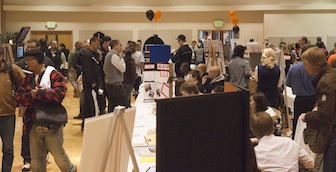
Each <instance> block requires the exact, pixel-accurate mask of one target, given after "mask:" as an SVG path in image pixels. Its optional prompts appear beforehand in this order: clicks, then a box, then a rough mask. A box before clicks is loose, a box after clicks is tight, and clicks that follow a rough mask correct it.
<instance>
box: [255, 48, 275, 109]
mask: <svg viewBox="0 0 336 172" xmlns="http://www.w3.org/2000/svg"><path fill="white" fill-rule="evenodd" d="M279 78H280V67H279V66H278V65H277V61H276V60H275V52H274V50H273V49H272V48H266V49H264V51H263V53H262V55H261V63H260V64H259V65H258V66H256V68H255V76H254V79H255V80H256V81H257V82H258V83H257V92H262V93H264V94H265V96H266V98H267V100H268V105H269V106H271V107H275V108H278V107H279V98H280V93H279V90H278V82H279Z"/></svg>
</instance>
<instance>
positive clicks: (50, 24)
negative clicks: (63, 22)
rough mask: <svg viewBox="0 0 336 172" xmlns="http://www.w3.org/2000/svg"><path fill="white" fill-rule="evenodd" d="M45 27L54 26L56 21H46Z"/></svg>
mask: <svg viewBox="0 0 336 172" xmlns="http://www.w3.org/2000/svg"><path fill="white" fill-rule="evenodd" d="M47 28H56V22H54V21H48V22H47Z"/></svg>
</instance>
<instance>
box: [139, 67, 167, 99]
mask: <svg viewBox="0 0 336 172" xmlns="http://www.w3.org/2000/svg"><path fill="white" fill-rule="evenodd" d="M170 66H171V65H169V63H147V64H145V65H144V71H143V89H144V90H143V94H144V102H147V101H154V100H155V99H160V98H168V97H170V96H169V95H170V90H171V89H170V86H169V84H168V78H169V76H170V75H171V74H170V72H169V70H172V69H170Z"/></svg>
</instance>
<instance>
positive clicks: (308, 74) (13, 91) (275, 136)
mask: <svg viewBox="0 0 336 172" xmlns="http://www.w3.org/2000/svg"><path fill="white" fill-rule="evenodd" d="M177 41H178V44H179V45H180V47H179V48H178V49H176V50H175V49H174V50H173V51H172V53H171V61H172V63H174V64H175V66H174V68H175V77H176V78H179V79H180V80H181V81H182V82H180V84H179V86H178V90H175V93H180V94H181V95H182V96H198V95H201V94H210V93H211V94H215V93H220V92H224V82H225V81H227V82H231V83H233V84H235V85H237V86H239V87H241V88H245V89H251V88H250V83H251V79H252V80H254V81H256V82H257V86H256V88H255V91H256V93H255V94H253V95H251V99H250V112H251V114H250V115H251V116H250V118H251V123H250V129H251V137H252V138H251V141H252V142H253V143H254V144H255V145H256V146H255V147H254V149H255V156H256V163H257V167H258V168H259V169H260V170H262V171H285V169H286V170H287V171H288V170H294V171H297V170H298V169H299V164H301V165H302V168H315V169H317V168H320V164H319V163H317V162H321V159H323V160H324V161H323V162H324V165H323V166H324V167H323V168H324V171H335V168H336V166H335V164H336V163H334V160H335V159H336V157H335V153H334V152H336V150H335V149H336V146H335V144H334V143H335V142H336V141H335V138H336V129H334V128H332V132H331V134H330V135H329V138H328V139H329V140H328V143H329V144H328V145H327V146H326V149H325V152H324V155H320V156H317V157H318V158H320V159H319V160H318V159H315V164H314V163H313V158H312V157H310V156H309V155H308V153H307V152H306V151H305V150H303V149H302V148H301V147H300V146H299V145H298V144H296V143H295V142H294V141H292V140H290V139H288V138H283V137H279V136H281V128H282V116H281V112H280V110H279V107H281V104H282V100H283V99H282V94H281V91H282V89H283V85H282V84H283V83H285V84H286V85H287V86H290V87H291V88H292V90H293V93H294V94H295V95H296V99H295V102H294V120H293V133H295V130H296V123H297V120H302V121H304V122H307V124H308V126H315V127H320V126H323V125H324V124H325V123H331V124H333V122H334V121H335V118H336V117H335V114H336V113H335V111H336V110H335V109H336V106H335V102H336V101H335V96H336V95H335V94H336V91H334V90H335V89H336V85H335V83H336V78H335V76H336V75H335V70H334V68H332V66H333V65H335V64H336V62H335V59H336V56H335V54H334V51H335V50H336V45H335V49H334V50H332V51H331V52H330V53H328V51H326V49H325V46H324V43H323V42H322V41H321V40H320V39H319V40H317V43H316V45H308V40H307V38H306V37H301V38H300V39H299V41H298V43H297V44H294V45H295V46H294V45H293V44H289V45H287V44H286V43H284V42H282V43H281V44H280V48H281V50H280V49H277V48H275V47H274V46H273V45H272V44H268V45H266V46H267V48H266V49H264V50H263V52H262V56H261V61H260V64H259V65H257V66H256V67H255V69H254V72H252V69H251V66H250V64H249V60H248V59H246V58H244V52H245V50H246V48H245V47H244V46H242V45H237V46H235V48H234V50H233V54H232V57H231V60H230V61H229V63H228V73H227V74H223V73H222V72H221V71H222V70H221V69H220V67H219V66H211V67H209V69H207V66H206V64H204V63H205V57H204V49H203V48H202V44H200V43H198V44H197V43H196V41H193V42H192V44H191V46H189V45H188V44H187V39H186V37H185V36H184V35H179V36H178V38H177ZM26 45H27V51H26V52H25V57H24V58H23V59H21V60H19V61H17V62H16V64H8V63H7V62H6V61H5V60H4V59H3V56H4V51H3V49H2V48H0V69H1V70H0V83H2V85H4V87H3V88H2V89H1V91H0V92H1V97H0V102H1V105H0V107H1V108H0V110H1V111H0V113H1V114H0V123H1V126H0V129H1V130H0V131H1V132H0V136H1V138H2V140H3V150H2V151H3V164H2V170H3V171H10V170H11V167H12V163H13V139H14V131H15V108H16V107H17V105H18V116H19V117H22V118H23V131H22V145H21V147H22V149H21V155H22V157H23V167H22V170H23V171H29V170H32V171H38V170H42V171H46V157H47V154H48V152H50V153H51V154H52V155H53V156H54V158H55V162H56V164H57V165H58V167H59V168H60V169H61V171H76V166H75V165H74V164H72V163H71V161H70V160H69V158H68V156H67V154H66V152H65V150H64V149H63V147H62V145H63V127H64V126H63V125H56V126H49V125H47V126H46V125H43V124H41V123H39V122H37V120H36V116H35V115H36V114H35V113H36V112H35V107H36V106H38V105H39V104H40V103H61V102H62V100H63V99H64V97H65V93H66V80H68V81H69V82H70V83H71V85H72V86H73V87H74V97H76V98H79V102H80V103H79V104H80V113H79V115H78V116H75V119H82V125H81V129H82V130H84V129H85V127H84V121H85V119H86V118H89V117H93V116H97V115H102V114H106V113H109V112H113V110H114V108H115V107H116V106H118V105H121V106H125V107H131V96H132V95H133V96H134V97H135V98H136V97H137V95H138V94H139V86H140V84H141V83H142V81H141V78H142V71H143V66H144V63H145V59H144V56H143V53H142V42H141V40H138V41H137V42H135V41H128V42H127V45H126V47H125V48H123V47H122V44H121V42H120V41H119V40H117V39H112V38H111V37H109V36H103V37H99V36H98V37H92V38H90V39H86V40H84V41H83V42H81V41H76V43H75V48H74V49H73V50H71V51H69V50H67V49H66V46H65V45H64V44H61V47H62V48H61V49H59V48H58V46H57V45H58V43H57V41H55V40H53V41H50V42H49V43H48V42H47V41H46V40H45V39H41V40H37V39H34V38H31V39H29V40H28V41H27V44H26ZM281 53H283V54H284V55H285V56H289V58H286V60H284V59H283V62H284V64H285V65H284V66H282V65H280V63H279V60H282V59H281V58H279V57H281ZM192 63H194V64H195V66H196V68H194V69H191V68H190V66H191V64H192ZM49 69H50V70H49ZM47 71H48V72H47ZM282 71H285V75H286V79H283V78H282V77H281V73H282ZM43 75H50V81H49V82H48V84H49V85H48V84H47V86H46V85H42V83H41V82H43V81H41V80H42V77H43ZM8 81H11V82H8ZM132 93H133V94H132ZM107 100H108V101H107ZM107 102H108V103H107ZM314 107H318V108H316V109H317V110H315V111H312V109H313V108H314ZM300 115H301V117H300ZM293 137H295V136H294V135H293Z"/></svg>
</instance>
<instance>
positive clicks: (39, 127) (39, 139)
mask: <svg viewBox="0 0 336 172" xmlns="http://www.w3.org/2000/svg"><path fill="white" fill-rule="evenodd" d="M25 56H26V64H27V66H28V69H29V70H30V71H32V72H33V73H32V74H28V75H27V76H26V78H25V79H24V80H23V81H22V83H21V85H20V87H19V88H18V90H17V92H16V100H17V101H18V103H19V107H20V108H19V112H18V116H20V117H22V116H25V117H30V118H31V119H32V121H33V123H34V124H33V127H32V129H31V132H30V153H31V158H32V161H31V164H32V166H31V167H32V171H33V172H34V171H46V156H47V153H48V151H49V152H50V153H51V154H52V155H53V157H54V158H55V161H56V164H57V165H58V167H59V168H60V170H61V171H71V172H73V171H76V166H74V165H73V164H72V163H71V162H70V160H69V158H68V155H67V154H66V152H65V150H64V149H63V146H62V145H63V140H64V139H63V125H53V126H48V127H46V126H45V125H44V124H43V123H41V122H38V121H37V120H36V117H35V107H36V105H37V104H39V103H42V102H43V103H56V102H57V103H61V102H62V101H63V99H64V97H65V94H66V81H65V78H64V76H63V75H62V74H61V73H60V72H58V71H57V70H55V68H54V67H51V66H49V67H48V68H47V70H46V67H44V65H43V59H44V55H43V52H42V51H41V50H30V51H27V52H26V53H25ZM43 75H50V82H44V84H42V83H43V81H41V80H42V76H43Z"/></svg>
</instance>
